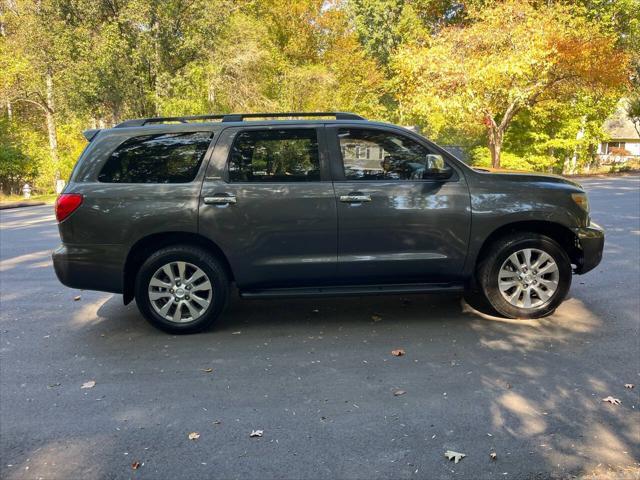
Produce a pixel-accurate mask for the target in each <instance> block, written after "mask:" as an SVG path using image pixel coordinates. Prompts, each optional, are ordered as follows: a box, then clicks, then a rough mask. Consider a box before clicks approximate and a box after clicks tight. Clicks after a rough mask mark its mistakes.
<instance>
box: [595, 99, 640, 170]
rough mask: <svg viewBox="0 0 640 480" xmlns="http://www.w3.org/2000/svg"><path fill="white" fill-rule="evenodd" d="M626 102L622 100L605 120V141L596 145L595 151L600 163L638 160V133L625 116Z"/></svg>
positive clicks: (639, 153)
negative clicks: (606, 136)
mask: <svg viewBox="0 0 640 480" xmlns="http://www.w3.org/2000/svg"><path fill="white" fill-rule="evenodd" d="M626 108H627V102H626V101H622V102H620V104H619V105H618V109H617V110H616V112H615V113H614V114H613V115H612V116H611V117H609V118H608V119H607V120H606V121H605V122H604V126H603V129H604V131H605V132H606V134H607V135H608V137H609V138H608V139H607V141H606V142H601V143H600V145H598V151H597V152H596V154H597V156H598V158H599V160H600V162H599V163H600V164H601V165H607V164H614V163H622V162H628V161H629V160H640V135H639V134H638V131H637V130H636V128H635V125H634V124H633V122H632V121H631V119H629V117H628V116H627V111H626Z"/></svg>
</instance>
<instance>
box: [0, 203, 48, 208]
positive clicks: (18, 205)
mask: <svg viewBox="0 0 640 480" xmlns="http://www.w3.org/2000/svg"><path fill="white" fill-rule="evenodd" d="M41 205H46V203H45V202H15V203H0V210H9V209H10V208H23V207H39V206H41Z"/></svg>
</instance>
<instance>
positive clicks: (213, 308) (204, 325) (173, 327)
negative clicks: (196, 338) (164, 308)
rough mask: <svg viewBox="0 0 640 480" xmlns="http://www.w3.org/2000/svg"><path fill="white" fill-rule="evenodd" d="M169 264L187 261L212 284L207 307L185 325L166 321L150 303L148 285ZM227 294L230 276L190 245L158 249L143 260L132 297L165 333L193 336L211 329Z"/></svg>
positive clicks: (218, 262)
mask: <svg viewBox="0 0 640 480" xmlns="http://www.w3.org/2000/svg"><path fill="white" fill-rule="evenodd" d="M170 262H187V263H189V264H192V265H194V266H196V267H198V268H199V269H201V270H202V271H203V272H204V273H205V274H206V275H207V277H208V279H209V281H210V283H211V286H212V292H211V301H210V304H209V306H208V307H206V309H205V311H204V312H203V313H202V314H201V316H199V317H198V318H196V319H195V320H191V321H187V322H184V323H176V322H172V321H169V320H167V319H165V318H164V317H163V316H162V315H160V314H159V313H158V312H156V310H155V309H154V308H153V306H152V304H151V300H150V298H149V293H148V291H149V283H150V281H151V279H152V277H153V275H154V273H156V271H157V270H158V269H159V268H161V267H163V266H164V265H167V264H168V263H170ZM229 291H230V285H229V277H228V275H227V272H226V270H225V268H224V267H223V266H222V264H221V263H220V261H218V259H217V258H216V257H215V256H213V255H211V254H210V253H209V252H207V251H206V250H204V249H202V248H199V247H195V246H191V245H173V246H170V247H165V248H162V249H160V250H158V251H157V252H155V253H153V254H152V255H151V256H149V258H147V260H145V262H144V263H143V264H142V266H141V267H140V270H138V274H137V275H136V283H135V297H136V303H137V305H138V309H139V310H140V312H141V313H142V314H143V315H144V317H145V318H146V319H147V320H148V321H149V323H151V325H153V326H154V327H156V328H159V329H160V330H163V331H165V332H168V333H174V334H187V333H196V332H201V331H203V330H206V329H208V328H209V327H211V325H212V324H213V323H214V322H215V321H216V319H217V318H218V317H219V316H220V314H221V313H222V311H223V309H224V308H225V306H226V305H227V303H228V300H229ZM192 295H193V293H192ZM187 298H188V297H187Z"/></svg>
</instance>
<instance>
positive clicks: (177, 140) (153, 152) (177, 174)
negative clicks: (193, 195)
mask: <svg viewBox="0 0 640 480" xmlns="http://www.w3.org/2000/svg"><path fill="white" fill-rule="evenodd" d="M211 136H212V134H211V132H195V133H194V132H190V133H165V134H161V135H145V136H141V137H132V138H130V139H128V140H126V141H125V142H124V143H122V144H121V145H120V146H119V147H118V148H116V150H115V151H114V152H113V153H112V154H111V157H110V158H109V160H107V163H106V164H105V165H104V167H103V168H102V171H101V172H100V174H99V175H98V180H99V181H100V182H107V183H187V182H191V181H192V180H193V179H194V178H195V176H196V174H197V173H198V168H199V167H200V163H201V162H202V158H203V157H204V154H205V153H206V151H207V148H208V147H209V143H210V142H211Z"/></svg>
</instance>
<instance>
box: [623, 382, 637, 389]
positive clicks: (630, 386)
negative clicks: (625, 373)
mask: <svg viewBox="0 0 640 480" xmlns="http://www.w3.org/2000/svg"><path fill="white" fill-rule="evenodd" d="M633 387H635V385H634V384H633V383H625V384H624V388H633Z"/></svg>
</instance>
